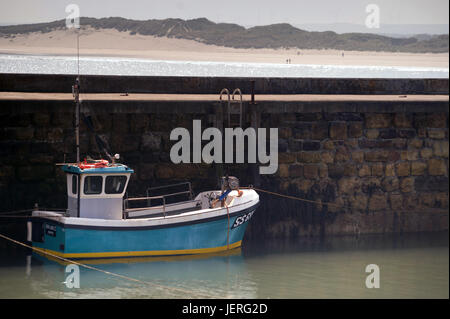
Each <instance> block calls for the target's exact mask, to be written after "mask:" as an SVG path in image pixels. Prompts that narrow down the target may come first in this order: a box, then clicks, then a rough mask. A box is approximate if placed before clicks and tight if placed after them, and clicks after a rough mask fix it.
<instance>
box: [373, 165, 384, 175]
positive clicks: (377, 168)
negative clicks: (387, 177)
mask: <svg viewBox="0 0 450 319" xmlns="http://www.w3.org/2000/svg"><path fill="white" fill-rule="evenodd" d="M371 175H372V176H383V175H384V167H383V163H374V164H372V167H371Z"/></svg>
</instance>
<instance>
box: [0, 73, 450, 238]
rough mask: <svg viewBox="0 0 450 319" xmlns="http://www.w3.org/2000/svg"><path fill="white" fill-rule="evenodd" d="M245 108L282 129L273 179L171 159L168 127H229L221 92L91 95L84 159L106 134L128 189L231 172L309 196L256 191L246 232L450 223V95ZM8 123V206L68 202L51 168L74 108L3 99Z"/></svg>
mask: <svg viewBox="0 0 450 319" xmlns="http://www.w3.org/2000/svg"><path fill="white" fill-rule="evenodd" d="M443 82H444V85H442V83H439V85H438V87H439V90H441V89H442V87H445V83H446V85H447V93H446V94H448V80H447V82H445V81H443ZM232 88H233V87H232ZM398 92H399V94H403V91H401V90H399V91H398ZM430 92H432V90H430ZM272 93H273V92H272ZM439 93H442V92H440V91H439ZM444 93H445V92H444ZM131 96H132V94H130V97H131ZM243 109H244V112H243V123H244V125H243V126H245V127H250V126H257V127H261V128H267V129H268V128H278V134H279V136H278V137H279V140H278V150H279V168H278V171H277V173H275V174H273V175H259V174H257V173H256V172H257V166H259V164H258V165H254V164H230V165H225V164H224V165H218V164H204V163H201V164H173V163H172V162H171V160H170V157H169V153H170V149H171V147H172V146H173V144H174V143H175V142H174V141H170V139H169V135H170V132H171V130H172V129H174V128H176V127H184V128H187V129H188V130H189V131H190V132H192V125H193V124H192V123H193V122H192V121H193V120H194V119H199V120H201V121H202V128H203V129H204V128H206V127H220V126H221V125H222V126H223V125H224V121H225V118H226V115H227V114H226V107H225V104H222V103H220V102H219V101H218V96H217V100H208V99H202V98H201V97H199V98H198V100H183V99H181V100H180V99H173V100H171V99H165V100H154V99H153V100H149V99H141V100H130V99H125V98H122V97H119V96H118V97H117V99H116V98H112V99H106V100H105V99H95V97H91V98H89V99H86V100H84V101H83V103H82V112H83V114H85V115H89V116H90V118H91V119H92V123H93V126H94V128H95V133H94V132H92V131H90V129H89V127H87V126H86V123H84V122H83V121H81V140H80V144H81V154H82V156H83V157H84V156H85V155H86V154H90V155H91V156H92V157H94V158H96V157H98V156H100V155H99V154H100V152H99V150H98V147H97V144H96V142H95V134H98V135H99V136H100V137H101V138H102V139H103V140H104V141H106V142H107V144H108V149H109V151H110V152H111V153H113V154H114V153H120V155H121V162H123V163H126V164H127V165H129V166H130V167H132V168H133V169H134V170H135V174H133V177H132V180H131V181H130V186H129V189H128V192H129V194H130V195H136V196H141V195H145V190H146V188H147V187H150V186H159V185H166V184H171V183H174V182H178V181H191V182H192V184H193V188H194V191H195V192H200V191H204V190H209V189H215V188H217V186H218V178H219V176H220V174H223V173H224V172H226V173H228V174H230V175H234V176H237V177H239V178H240V180H241V185H243V186H247V185H250V184H251V185H254V186H255V187H258V188H261V189H265V190H268V191H271V192H277V193H281V194H288V195H291V196H296V197H299V198H303V199H307V200H308V201H295V200H289V199H285V198H278V197H276V196H273V195H269V194H266V193H260V198H261V206H260V208H259V209H258V211H257V214H255V215H254V218H253V219H252V221H251V223H250V225H249V228H248V232H247V234H246V237H247V238H248V239H259V238H266V239H267V238H274V237H284V238H288V237H298V236H326V235H348V234H351V235H358V234H367V233H402V232H416V231H440V230H448V212H447V210H448V185H449V184H448V168H449V167H448V151H449V144H448V100H447V101H445V100H440V99H433V98H428V99H427V98H423V99H420V98H416V99H408V98H403V99H402V98H401V97H398V96H393V97H392V98H389V97H387V98H381V99H373V98H372V97H371V96H368V97H366V98H363V99H361V100H357V99H356V100H355V99H352V98H348V99H346V98H343V97H339V95H336V96H334V97H326V98H325V97H324V98H320V97H319V98H315V99H309V98H308V97H300V98H296V99H292V100H283V99H279V100H277V99H276V98H273V99H271V100H261V101H259V100H258V95H256V102H255V103H251V102H250V101H244V103H243ZM0 122H1V127H2V130H1V131H0V155H1V156H0V166H1V171H0V194H1V195H0V206H1V207H0V211H8V210H15V209H21V208H29V207H32V206H33V205H34V204H35V203H38V204H39V206H40V207H49V208H65V207H66V198H67V197H66V185H65V177H64V174H63V172H62V170H61V169H60V167H59V166H56V165H55V163H63V162H73V161H74V160H75V156H74V154H75V147H74V145H75V138H74V103H73V102H72V101H70V99H55V98H52V99H26V98H25V99H23V98H22V99H16V98H11V99H8V98H4V99H0ZM205 143H206V142H204V143H203V144H205ZM101 156H102V157H104V155H103V154H102V155H101ZM326 203H330V205H327V204H326Z"/></svg>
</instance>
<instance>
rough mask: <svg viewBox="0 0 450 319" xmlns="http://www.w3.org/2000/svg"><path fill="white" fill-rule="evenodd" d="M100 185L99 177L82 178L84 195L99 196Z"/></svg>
mask: <svg viewBox="0 0 450 319" xmlns="http://www.w3.org/2000/svg"><path fill="white" fill-rule="evenodd" d="M102 183H103V178H102V177H101V176H86V177H85V178H84V193H85V194H87V195H93V194H100V193H101V192H102Z"/></svg>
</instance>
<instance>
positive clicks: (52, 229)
mask: <svg viewBox="0 0 450 319" xmlns="http://www.w3.org/2000/svg"><path fill="white" fill-rule="evenodd" d="M45 233H46V234H47V235H49V236H52V237H56V226H55V225H49V224H45Z"/></svg>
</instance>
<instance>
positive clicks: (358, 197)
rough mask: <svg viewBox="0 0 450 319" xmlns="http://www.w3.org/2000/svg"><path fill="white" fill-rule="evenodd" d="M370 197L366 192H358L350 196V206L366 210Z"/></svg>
mask: <svg viewBox="0 0 450 319" xmlns="http://www.w3.org/2000/svg"><path fill="white" fill-rule="evenodd" d="M368 201H369V199H368V197H367V195H365V194H364V193H358V194H355V195H354V196H351V197H350V198H349V203H350V206H351V207H352V208H353V209H359V210H365V209H367V203H368Z"/></svg>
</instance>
